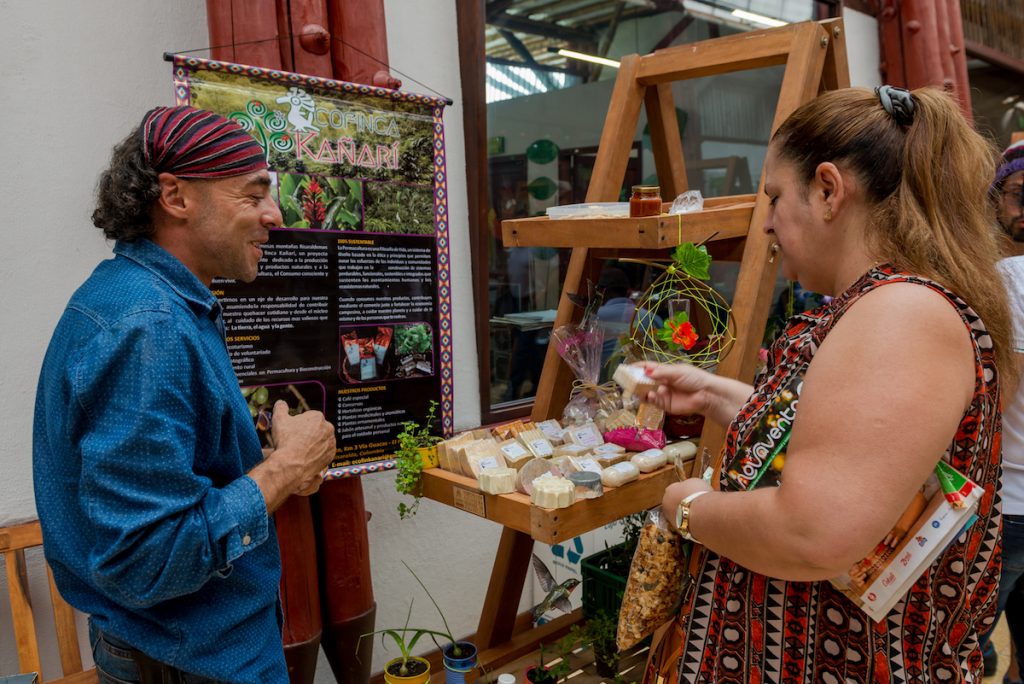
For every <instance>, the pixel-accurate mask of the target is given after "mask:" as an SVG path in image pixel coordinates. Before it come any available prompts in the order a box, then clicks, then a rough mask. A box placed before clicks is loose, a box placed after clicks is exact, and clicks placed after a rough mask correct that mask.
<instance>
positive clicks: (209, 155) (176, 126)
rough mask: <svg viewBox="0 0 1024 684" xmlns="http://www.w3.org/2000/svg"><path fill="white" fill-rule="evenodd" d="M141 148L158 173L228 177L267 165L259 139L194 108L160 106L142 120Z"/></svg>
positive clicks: (238, 127) (239, 127)
mask: <svg viewBox="0 0 1024 684" xmlns="http://www.w3.org/2000/svg"><path fill="white" fill-rule="evenodd" d="M141 130H142V150H143V154H144V155H145V158H146V161H147V162H148V163H149V165H150V166H151V167H152V168H153V170H154V171H156V172H157V173H163V172H166V173H171V174H174V175H175V176H178V177H179V178H229V177H231V176H240V175H242V174H246V173H251V172H253V171H259V170H260V169H265V168H267V157H266V155H265V154H264V153H263V148H262V147H260V146H259V144H258V143H257V142H256V140H255V139H254V138H253V137H252V136H251V135H249V134H248V133H246V132H245V131H244V130H243V129H242V127H241V126H239V125H238V123H237V122H235V121H232V120H230V119H226V118H224V117H223V116H221V115H220V114H214V113H213V112H209V111H206V110H203V109H195V108H193V107H156V108H155V109H151V110H149V112H147V113H146V116H145V117H143V119H142V128H141Z"/></svg>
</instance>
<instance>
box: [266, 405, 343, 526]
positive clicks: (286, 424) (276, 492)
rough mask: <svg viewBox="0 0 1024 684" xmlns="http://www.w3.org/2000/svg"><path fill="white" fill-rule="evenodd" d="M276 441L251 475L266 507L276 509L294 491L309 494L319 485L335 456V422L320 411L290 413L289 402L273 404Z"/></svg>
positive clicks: (273, 432) (268, 509)
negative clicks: (294, 414)
mask: <svg viewBox="0 0 1024 684" xmlns="http://www.w3.org/2000/svg"><path fill="white" fill-rule="evenodd" d="M271 425H272V427H271V430H272V434H273V436H274V444H276V445H277V446H276V448H275V449H274V450H273V451H271V452H270V453H269V454H268V455H267V458H266V459H265V460H264V461H263V463H261V464H259V465H258V466H256V467H255V468H253V469H252V470H251V471H249V477H251V478H252V479H253V480H254V481H255V482H256V484H257V485H258V486H259V488H260V491H262V492H263V498H264V499H265V500H266V502H267V511H268V512H273V511H275V510H277V508H278V507H279V506H280V505H281V504H282V503H283V502H284V500H285V499H287V498H288V497H289V496H291V495H292V494H300V495H302V496H308V495H310V494H313V493H314V492H316V491H317V490H318V489H319V488H320V483H321V482H322V481H323V472H324V470H325V469H326V468H327V466H329V465H330V464H331V461H332V460H333V459H334V454H335V448H336V442H335V432H334V426H333V425H331V424H330V423H328V422H327V421H326V420H324V415H323V414H322V413H320V412H319V411H306V412H305V413H300V414H299V415H297V416H292V415H289V413H288V404H286V403H285V402H283V401H278V402H276V403H275V404H274V416H273V421H272V423H271Z"/></svg>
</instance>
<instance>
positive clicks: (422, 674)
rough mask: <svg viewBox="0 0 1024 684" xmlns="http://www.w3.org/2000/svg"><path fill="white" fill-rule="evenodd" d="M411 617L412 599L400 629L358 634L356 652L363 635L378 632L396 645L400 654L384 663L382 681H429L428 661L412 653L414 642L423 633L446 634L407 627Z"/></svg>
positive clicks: (415, 683) (407, 683)
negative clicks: (389, 638)
mask: <svg viewBox="0 0 1024 684" xmlns="http://www.w3.org/2000/svg"><path fill="white" fill-rule="evenodd" d="M411 617H412V601H410V602H409V613H408V614H407V615H406V617H405V625H403V626H402V627H401V628H400V629H378V630H376V631H374V632H368V633H366V634H362V635H360V637H359V640H358V641H357V642H356V653H358V652H359V646H360V644H362V641H363V639H364V638H365V637H372V636H373V635H375V634H380V635H381V640H382V641H383V639H384V637H385V636H388V637H391V639H392V640H393V641H394V642H395V645H396V646H398V650H399V651H400V652H401V653H402V655H401V656H400V657H398V658H393V659H391V660H389V661H388V662H387V663H386V664H385V665H384V681H385V682H387V684H426V683H427V682H429V681H430V662H429V661H428V660H426V659H425V658H419V657H417V656H414V655H412V649H413V648H415V646H416V642H417V641H419V640H420V638H421V637H422V636H423V635H425V634H426V635H430V637H431V638H434V637H435V636H441V637H443V636H446V635H445V634H443V633H441V632H435V631H433V630H430V629H423V628H419V627H409V619H410V618H411Z"/></svg>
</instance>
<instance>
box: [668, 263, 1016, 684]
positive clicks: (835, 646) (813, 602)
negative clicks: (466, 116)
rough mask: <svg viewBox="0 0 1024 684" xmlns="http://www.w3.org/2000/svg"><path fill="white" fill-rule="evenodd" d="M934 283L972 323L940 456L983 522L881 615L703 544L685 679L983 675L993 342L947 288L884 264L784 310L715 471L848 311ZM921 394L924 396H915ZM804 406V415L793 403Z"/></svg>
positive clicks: (992, 499)
mask: <svg viewBox="0 0 1024 684" xmlns="http://www.w3.org/2000/svg"><path fill="white" fill-rule="evenodd" d="M900 282H910V283H917V284H920V285H923V286H926V287H930V288H932V289H933V290H935V291H936V292H939V293H940V294H942V295H943V296H944V297H946V299H948V300H949V302H950V304H952V305H953V306H954V307H955V308H956V310H957V311H958V312H959V314H960V316H961V318H962V319H963V321H964V324H965V325H966V326H967V328H968V329H969V330H970V332H971V336H972V339H973V346H974V350H975V359H976V365H975V368H976V381H975V388H974V398H973V400H972V401H971V405H970V408H969V409H968V411H967V412H966V413H965V414H964V417H963V420H962V421H961V423H960V428H959V430H958V432H957V434H956V437H955V439H954V441H953V443H952V444H950V445H949V448H948V450H947V451H946V453H945V454H943V456H942V458H943V459H944V460H945V461H947V462H948V463H949V464H950V465H952V466H953V467H954V468H956V469H957V470H959V471H961V472H963V473H965V474H966V475H968V477H970V478H971V479H973V480H974V481H975V482H977V483H978V484H979V485H981V486H982V487H983V488H984V496H983V497H982V499H981V503H980V507H979V511H978V516H979V519H978V520H977V521H975V523H974V524H973V525H972V526H971V527H970V528H969V529H968V531H967V532H966V533H964V534H961V535H960V536H959V537H958V538H957V539H956V540H955V541H954V543H953V544H952V545H950V547H949V548H947V549H946V550H945V551H944V552H943V553H942V554H941V555H940V556H939V557H938V558H937V559H936V561H935V562H934V563H933V564H932V565H931V566H930V568H929V569H928V570H927V571H926V572H925V574H924V575H922V577H921V578H920V579H919V580H918V581H917V582H916V583H915V584H914V585H913V587H912V588H911V590H910V592H909V593H908V595H907V597H906V598H904V599H903V600H901V601H900V602H899V603H898V604H896V606H895V607H894V608H893V609H892V610H891V611H890V612H889V614H888V616H887V617H886V618H885V619H884V620H883V621H881V622H878V623H876V622H874V621H873V620H872V619H871V618H869V617H868V616H867V615H866V614H864V613H863V612H861V610H860V608H858V607H857V606H855V605H854V604H853V603H852V602H850V601H849V599H847V598H846V597H845V596H843V595H842V594H841V593H840V592H839V591H838V590H836V589H835V588H833V587H832V585H831V584H829V583H828V582H785V581H782V580H776V579H771V578H769V577H766V576H764V575H760V574H756V573H753V572H750V571H748V570H747V569H745V568H743V567H741V566H739V565H737V564H736V563H734V562H732V561H730V560H729V559H727V558H723V557H719V556H717V555H716V554H714V553H712V552H710V551H709V552H707V554H706V557H705V559H704V562H703V564H702V565H701V566H700V570H699V573H698V575H697V578H698V579H697V582H698V584H697V587H696V591H695V592H694V598H693V604H692V608H691V610H690V611H689V614H688V615H686V616H685V617H684V618H683V621H682V627H683V629H684V637H683V638H684V641H683V645H682V654H681V656H680V659H679V664H678V668H679V670H678V676H679V681H680V682H749V683H750V684H759V683H761V682H765V683H773V682H800V683H810V682H826V683H829V684H831V683H846V682H972V681H980V680H981V660H982V658H981V650H980V648H979V646H978V638H979V633H981V632H984V631H985V630H986V629H987V628H988V626H989V625H990V624H991V622H992V619H993V615H994V611H995V600H996V589H997V585H998V581H999V569H1000V556H1001V551H1000V547H1001V543H1000V506H999V494H998V490H999V476H1000V450H999V434H1000V419H999V412H998V407H999V387H998V383H997V382H996V372H995V365H994V356H993V352H992V343H991V339H990V338H989V336H988V334H987V332H986V330H985V327H984V325H983V324H982V322H981V320H980V319H979V318H978V316H977V315H976V314H975V313H974V311H972V310H971V309H970V308H969V307H968V306H967V305H966V304H965V303H964V302H963V301H962V300H961V299H960V298H959V297H957V296H956V295H954V294H952V293H951V292H949V291H947V290H946V289H944V288H943V287H942V286H940V285H938V284H936V283H934V282H932V281H929V280H926V279H923V278H919V277H916V276H913V275H909V274H906V273H901V272H898V271H895V270H894V269H893V268H891V267H888V266H884V267H880V268H875V269H873V270H871V271H869V272H868V273H866V274H865V275H864V276H863V277H862V278H861V279H860V280H859V281H857V282H856V283H855V284H854V285H853V286H852V287H850V289H848V290H847V291H846V292H844V293H843V294H842V295H840V296H839V297H837V298H836V299H834V300H833V301H832V302H831V303H829V304H827V305H825V306H822V307H819V308H818V309H815V310H813V311H810V312H807V313H805V314H802V315H799V316H795V317H793V318H792V319H790V321H789V323H788V325H787V328H786V330H785V331H784V333H783V335H782V336H781V337H780V338H779V339H778V340H777V341H776V343H775V344H774V345H773V346H772V349H771V351H770V353H769V361H768V367H767V368H766V369H765V370H764V371H762V372H761V374H760V375H759V376H758V378H757V381H756V383H755V386H756V387H757V389H756V390H755V392H754V394H753V395H752V396H751V398H750V399H749V400H748V403H747V404H746V406H744V407H743V409H742V410H741V411H740V413H739V415H738V416H737V417H736V419H735V421H734V422H733V423H732V425H731V426H730V428H729V431H728V434H727V436H726V459H725V463H724V464H723V468H722V473H723V480H722V483H721V484H722V486H723V489H724V488H725V485H726V484H727V483H726V481H725V475H724V473H725V472H726V471H727V470H728V469H729V466H730V465H735V464H731V460H735V458H734V457H735V454H736V453H737V446H738V445H743V444H745V443H746V442H745V439H747V438H748V437H749V433H750V431H751V428H752V426H753V425H754V424H755V423H756V422H757V419H758V418H759V417H760V416H761V414H762V413H763V412H764V410H766V407H767V406H769V405H770V403H771V401H772V399H773V398H774V396H775V395H776V393H778V392H779V391H780V388H784V387H786V386H787V384H788V382H789V380H790V379H791V378H792V377H793V375H794V374H795V373H799V372H802V370H803V369H804V368H806V364H807V363H808V362H810V360H811V359H812V358H813V356H814V353H815V351H816V350H817V348H818V346H819V345H820V344H821V341H822V340H823V339H824V338H825V336H826V335H827V334H828V332H829V330H831V329H832V326H833V325H835V324H836V322H837V321H838V320H839V319H840V317H841V316H842V315H843V313H844V312H845V311H846V310H847V309H848V308H849V307H850V306H851V305H852V304H853V303H854V302H856V301H857V299H858V298H860V297H861V296H862V295H864V294H865V293H867V292H870V291H871V290H873V289H874V288H876V287H880V286H883V285H887V284H889V283H900ZM924 399H925V398H924V397H922V400H924ZM798 415H799V412H798Z"/></svg>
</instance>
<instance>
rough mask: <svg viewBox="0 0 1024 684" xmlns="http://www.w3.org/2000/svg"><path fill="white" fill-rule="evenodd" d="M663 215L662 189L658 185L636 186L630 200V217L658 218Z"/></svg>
mask: <svg viewBox="0 0 1024 684" xmlns="http://www.w3.org/2000/svg"><path fill="white" fill-rule="evenodd" d="M660 213H661V188H660V187H659V186H657V185H634V186H633V194H632V195H631V196H630V198H629V216H630V218H636V217H640V216H657V215H659V214H660Z"/></svg>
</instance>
